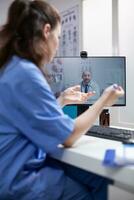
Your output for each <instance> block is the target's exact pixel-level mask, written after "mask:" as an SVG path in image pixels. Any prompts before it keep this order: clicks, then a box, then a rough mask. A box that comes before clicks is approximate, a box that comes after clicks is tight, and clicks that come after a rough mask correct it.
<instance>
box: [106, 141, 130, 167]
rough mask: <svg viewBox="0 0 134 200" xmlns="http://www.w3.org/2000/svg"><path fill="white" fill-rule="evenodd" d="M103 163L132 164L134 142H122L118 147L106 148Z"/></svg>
mask: <svg viewBox="0 0 134 200" xmlns="http://www.w3.org/2000/svg"><path fill="white" fill-rule="evenodd" d="M103 164H104V165H105V166H109V167H114V166H126V165H134V144H124V145H122V146H120V147H119V148H118V149H116V150H115V149H107V150H106V152H105V156H104V160H103Z"/></svg>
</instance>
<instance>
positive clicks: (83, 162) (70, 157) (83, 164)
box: [52, 135, 134, 193]
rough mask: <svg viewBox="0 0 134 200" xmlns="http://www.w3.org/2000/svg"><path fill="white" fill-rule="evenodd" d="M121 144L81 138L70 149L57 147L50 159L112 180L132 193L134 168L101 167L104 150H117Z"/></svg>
mask: <svg viewBox="0 0 134 200" xmlns="http://www.w3.org/2000/svg"><path fill="white" fill-rule="evenodd" d="M120 145H122V144H121V142H117V141H112V140H107V139H101V138H95V137H91V136H86V135H84V136H82V137H81V138H80V139H79V140H78V141H77V142H76V143H75V144H74V146H73V147H71V148H66V149H65V148H63V147H59V148H58V150H57V152H55V153H54V154H53V155H52V157H54V158H56V159H58V160H60V161H63V162H65V163H68V164H71V165H73V166H76V167H79V168H81V169H84V170H86V171H90V172H93V173H96V174H98V175H102V176H104V177H108V178H110V179H112V180H114V181H115V182H114V184H115V186H117V187H120V188H123V189H125V190H127V191H130V192H132V193H134V166H128V167H119V168H110V167H105V166H103V165H102V161H103V158H104V154H105V151H106V149H110V148H114V149H117V148H118V147H119V146H120Z"/></svg>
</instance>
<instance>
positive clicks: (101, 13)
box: [0, 0, 134, 200]
mask: <svg viewBox="0 0 134 200" xmlns="http://www.w3.org/2000/svg"><path fill="white" fill-rule="evenodd" d="M48 2H49V3H52V4H53V5H54V6H55V7H57V9H58V10H59V11H60V13H61V16H62V17H63V18H62V19H64V20H63V21H62V25H63V27H64V31H66V30H68V26H67V25H65V23H66V21H65V16H67V15H68V12H69V11H70V13H71V12H74V14H75V15H76V16H74V20H76V22H75V23H73V25H74V24H75V25H74V27H73V25H69V27H70V29H72V28H73V30H72V31H73V34H74V36H75V40H74V41H73V45H74V46H73V47H72V49H71V46H68V49H64V47H63V46H64V45H66V44H65V41H63V40H65V34H64V32H63V31H62V35H63V38H62V42H61V43H60V50H59V52H58V55H59V56H79V55H80V52H81V51H83V50H84V51H86V52H87V53H88V56H125V57H126V106H121V107H120V106H117V107H110V108H109V112H110V126H115V127H123V128H124V129H125V128H128V129H134V109H133V102H134V94H133V85H134V83H133V74H134V44H133V40H134V12H133V8H134V1H133V0H48ZM10 3H11V0H0V25H1V24H3V23H4V22H5V20H6V19H5V18H6V12H7V8H8V6H9V4H10ZM70 34H71V33H70ZM65 112H66V113H67V114H69V115H70V116H73V117H75V115H77V108H76V106H70V107H67V108H65ZM96 123H98V121H97V122H96ZM133 148H134V147H133ZM132 167H134V166H132ZM124 176H126V174H124ZM126 179H127V177H126ZM133 189H134V187H133ZM133 192H134V190H133ZM133 192H132V191H131V192H130V191H129V190H128V191H127V190H125V189H123V188H120V187H116V186H114V185H111V186H110V187H109V200H118V199H122V200H133V199H134V194H133Z"/></svg>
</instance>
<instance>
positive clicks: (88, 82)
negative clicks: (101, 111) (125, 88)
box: [81, 70, 100, 103]
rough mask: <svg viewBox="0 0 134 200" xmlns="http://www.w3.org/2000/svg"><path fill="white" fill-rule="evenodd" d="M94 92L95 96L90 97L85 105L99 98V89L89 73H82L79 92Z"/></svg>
mask: <svg viewBox="0 0 134 200" xmlns="http://www.w3.org/2000/svg"><path fill="white" fill-rule="evenodd" d="M93 91H94V92H95V95H93V96H92V97H90V100H88V101H87V103H93V102H94V101H96V100H97V99H98V98H99V96H100V88H99V85H98V84H97V82H96V81H94V80H93V79H92V74H91V72H90V71H87V70H86V71H83V73H82V81H81V92H85V93H88V92H93Z"/></svg>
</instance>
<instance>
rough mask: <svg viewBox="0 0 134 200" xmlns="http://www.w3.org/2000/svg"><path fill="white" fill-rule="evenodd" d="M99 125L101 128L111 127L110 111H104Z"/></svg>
mask: <svg viewBox="0 0 134 200" xmlns="http://www.w3.org/2000/svg"><path fill="white" fill-rule="evenodd" d="M99 123H100V125H101V126H109V125H110V114H109V110H108V109H104V110H103V111H102V112H101V114H100V118H99Z"/></svg>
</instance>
